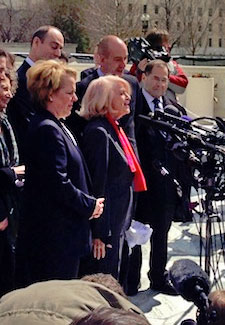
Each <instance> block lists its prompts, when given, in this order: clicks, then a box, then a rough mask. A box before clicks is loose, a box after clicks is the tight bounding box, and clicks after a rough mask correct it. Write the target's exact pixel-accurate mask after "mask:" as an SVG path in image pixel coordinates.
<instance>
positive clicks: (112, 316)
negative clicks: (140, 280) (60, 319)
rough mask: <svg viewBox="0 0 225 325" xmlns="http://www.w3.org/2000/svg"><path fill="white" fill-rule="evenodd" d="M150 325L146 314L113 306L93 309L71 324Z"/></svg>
mask: <svg viewBox="0 0 225 325" xmlns="http://www.w3.org/2000/svg"><path fill="white" fill-rule="evenodd" d="M128 324H129V325H149V324H150V323H149V322H148V320H147V319H146V318H145V316H143V315H140V314H137V313H136V312H134V311H132V310H129V311H127V310H123V309H118V308H112V307H99V308H96V309H94V310H93V311H91V312H90V313H89V314H88V315H87V316H85V317H83V318H82V319H80V320H79V321H76V320H75V321H74V322H72V323H71V324H70V325H128Z"/></svg>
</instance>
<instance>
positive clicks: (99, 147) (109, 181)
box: [82, 117, 133, 240]
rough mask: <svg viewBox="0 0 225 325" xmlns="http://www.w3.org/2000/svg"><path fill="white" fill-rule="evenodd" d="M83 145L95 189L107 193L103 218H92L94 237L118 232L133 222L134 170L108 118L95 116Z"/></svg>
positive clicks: (86, 132) (85, 135)
mask: <svg viewBox="0 0 225 325" xmlns="http://www.w3.org/2000/svg"><path fill="white" fill-rule="evenodd" d="M82 149H83V152H84V156H85V159H86V161H87V164H88V168H89V170H90V174H91V178H92V183H93V193H94V195H95V196H96V197H102V196H104V197H105V208H104V211H103V214H102V216H101V218H99V219H95V220H93V221H92V231H93V237H94V238H101V239H103V240H105V239H106V240H107V237H110V236H111V235H112V236H113V235H116V236H118V235H119V234H120V233H123V230H125V228H127V227H128V225H129V223H130V215H128V211H129V208H130V204H131V200H132V195H131V186H132V180H133V173H132V172H131V171H130V168H129V166H128V163H127V159H126V157H125V155H124V151H123V149H122V148H121V145H120V141H119V139H118V136H117V134H116V132H115V130H114V129H113V127H112V125H111V124H110V123H109V122H108V120H107V119H106V118H101V117H99V118H94V119H92V120H91V121H90V122H89V123H88V125H87V127H86V128H85V131H84V137H83V144H82Z"/></svg>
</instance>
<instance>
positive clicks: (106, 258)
mask: <svg viewBox="0 0 225 325" xmlns="http://www.w3.org/2000/svg"><path fill="white" fill-rule="evenodd" d="M130 92H131V90H130V86H129V84H128V83H127V81H125V80H124V79H122V78H119V77H117V76H104V77H100V78H98V79H96V80H93V81H92V82H91V83H90V85H89V87H88V89H87V91H86V93H85V96H84V97H83V101H82V106H81V111H80V115H81V116H82V117H84V118H85V119H87V120H89V122H88V124H87V126H86V128H85V130H84V135H83V144H82V145H83V146H82V148H83V152H84V155H85V158H86V162H87V164H88V167H89V171H90V174H91V177H92V182H93V194H94V195H95V196H96V197H105V209H104V212H103V214H102V218H101V220H92V236H93V256H94V260H92V263H91V264H92V265H91V269H88V270H86V272H88V273H91V272H93V273H96V272H102V273H110V274H112V275H113V276H114V277H115V278H118V273H119V260H120V252H121V246H122V242H123V235H124V231H125V230H127V228H128V227H129V225H130V221H131V220H130V219H131V212H132V197H133V190H134V191H143V190H146V185H145V179H144V176H143V174H142V171H141V168H140V165H139V163H138V161H137V158H136V156H135V154H134V151H133V149H132V147H131V145H130V143H129V141H128V139H127V137H126V135H125V133H124V132H123V130H122V128H121V127H120V126H119V123H118V122H117V121H118V120H119V119H120V118H121V117H122V116H124V115H126V114H128V113H129V112H130V107H129V103H130Z"/></svg>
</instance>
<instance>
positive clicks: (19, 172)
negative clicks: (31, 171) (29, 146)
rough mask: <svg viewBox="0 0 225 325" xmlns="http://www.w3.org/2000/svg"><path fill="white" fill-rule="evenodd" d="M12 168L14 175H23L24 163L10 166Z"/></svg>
mask: <svg viewBox="0 0 225 325" xmlns="http://www.w3.org/2000/svg"><path fill="white" fill-rule="evenodd" d="M12 169H13V170H14V172H15V173H16V175H21V176H24V174H25V166H24V165H20V166H16V167H12Z"/></svg>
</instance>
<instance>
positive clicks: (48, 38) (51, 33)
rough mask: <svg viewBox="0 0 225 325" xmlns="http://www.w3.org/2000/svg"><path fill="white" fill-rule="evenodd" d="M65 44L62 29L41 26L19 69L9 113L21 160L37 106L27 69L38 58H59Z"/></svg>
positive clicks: (33, 37) (21, 160)
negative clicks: (33, 100)
mask: <svg viewBox="0 0 225 325" xmlns="http://www.w3.org/2000/svg"><path fill="white" fill-rule="evenodd" d="M63 46H64V37H63V35H62V33H61V31H60V30H59V29H58V28H56V27H53V26H41V27H40V28H38V29H37V30H36V31H35V33H34V34H33V36H32V40H31V49H30V53H29V56H28V57H27V58H26V59H25V60H24V61H23V64H22V65H21V66H20V68H19V69H18V71H17V74H18V89H17V91H16V94H15V96H14V97H13V98H12V100H11V101H10V103H9V105H8V109H7V114H8V118H9V121H10V123H11V125H12V127H13V130H14V133H15V135H16V140H17V145H18V149H19V156H20V162H23V161H24V142H25V139H26V135H27V129H28V125H29V123H30V119H31V117H32V116H33V115H34V114H35V107H34V104H33V103H32V100H31V97H30V94H29V92H28V90H27V77H26V72H27V70H28V69H29V68H30V67H31V66H32V65H33V64H34V63H35V62H36V61H38V60H48V59H57V58H59V57H60V55H61V51H62V48H63Z"/></svg>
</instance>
